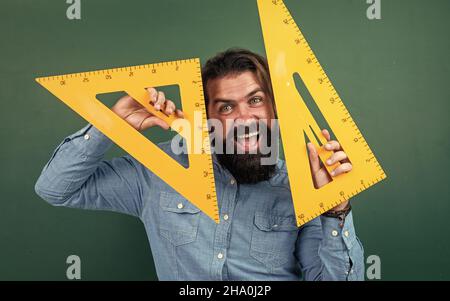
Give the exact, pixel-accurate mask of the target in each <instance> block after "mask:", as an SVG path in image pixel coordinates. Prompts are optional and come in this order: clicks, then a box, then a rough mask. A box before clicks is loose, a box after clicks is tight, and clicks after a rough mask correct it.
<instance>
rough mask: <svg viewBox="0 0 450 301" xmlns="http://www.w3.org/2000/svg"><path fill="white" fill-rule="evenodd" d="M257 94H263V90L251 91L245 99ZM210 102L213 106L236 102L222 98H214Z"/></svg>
mask: <svg viewBox="0 0 450 301" xmlns="http://www.w3.org/2000/svg"><path fill="white" fill-rule="evenodd" d="M258 92H264V91H263V89H261V88H260V87H258V88H256V89H254V90H252V91H251V92H249V93H248V94H247V95H246V96H245V98H249V97H251V96H253V95H255V94H256V93H258ZM211 102H212V103H213V104H216V103H219V102H224V103H232V102H236V100H232V99H224V98H214V99H213V100H211Z"/></svg>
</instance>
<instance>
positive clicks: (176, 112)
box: [175, 109, 184, 118]
mask: <svg viewBox="0 0 450 301" xmlns="http://www.w3.org/2000/svg"><path fill="white" fill-rule="evenodd" d="M175 114H177V116H178V117H179V118H184V113H183V111H181V110H180V109H176V111H175Z"/></svg>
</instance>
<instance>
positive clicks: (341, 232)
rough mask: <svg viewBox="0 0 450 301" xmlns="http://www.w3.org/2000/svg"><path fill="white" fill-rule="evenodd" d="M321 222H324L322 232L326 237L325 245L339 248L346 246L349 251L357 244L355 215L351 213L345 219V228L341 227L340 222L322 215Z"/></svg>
mask: <svg viewBox="0 0 450 301" xmlns="http://www.w3.org/2000/svg"><path fill="white" fill-rule="evenodd" d="M320 220H321V222H322V231H323V237H324V240H325V241H324V243H325V244H328V245H334V246H335V247H338V246H339V245H342V243H344V244H345V246H346V247H347V249H348V250H350V249H351V248H352V247H353V245H354V244H355V243H356V233H355V227H354V226H353V214H352V211H350V212H349V213H348V215H347V217H346V218H345V221H344V227H342V228H341V227H340V226H339V224H340V222H341V221H340V220H339V219H337V218H334V217H326V216H323V215H321V216H320Z"/></svg>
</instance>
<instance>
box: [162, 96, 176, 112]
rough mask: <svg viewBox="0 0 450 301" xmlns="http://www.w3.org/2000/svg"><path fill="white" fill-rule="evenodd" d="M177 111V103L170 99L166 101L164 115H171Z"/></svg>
mask: <svg viewBox="0 0 450 301" xmlns="http://www.w3.org/2000/svg"><path fill="white" fill-rule="evenodd" d="M174 111H175V103H174V102H173V101H171V100H169V99H167V100H166V104H165V107H164V113H165V114H166V115H170V114H172V113H173V112H174Z"/></svg>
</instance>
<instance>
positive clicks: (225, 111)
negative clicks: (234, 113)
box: [220, 105, 232, 113]
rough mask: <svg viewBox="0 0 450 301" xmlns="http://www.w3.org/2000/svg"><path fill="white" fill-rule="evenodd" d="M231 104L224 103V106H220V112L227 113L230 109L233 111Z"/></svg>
mask: <svg viewBox="0 0 450 301" xmlns="http://www.w3.org/2000/svg"><path fill="white" fill-rule="evenodd" d="M231 109H232V108H231V106H230V105H224V106H222V107H221V108H220V112H222V113H227V112H229V111H231Z"/></svg>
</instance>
